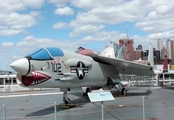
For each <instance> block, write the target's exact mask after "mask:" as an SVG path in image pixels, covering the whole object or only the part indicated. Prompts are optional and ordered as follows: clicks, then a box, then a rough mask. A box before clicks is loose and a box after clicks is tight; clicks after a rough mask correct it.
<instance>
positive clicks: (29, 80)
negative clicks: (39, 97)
mask: <svg viewBox="0 0 174 120" xmlns="http://www.w3.org/2000/svg"><path fill="white" fill-rule="evenodd" d="M31 72H32V76H22V83H23V84H24V85H25V86H32V85H37V84H40V83H43V82H45V81H47V80H49V79H50V78H51V77H50V76H48V75H46V74H44V73H41V72H37V71H31Z"/></svg>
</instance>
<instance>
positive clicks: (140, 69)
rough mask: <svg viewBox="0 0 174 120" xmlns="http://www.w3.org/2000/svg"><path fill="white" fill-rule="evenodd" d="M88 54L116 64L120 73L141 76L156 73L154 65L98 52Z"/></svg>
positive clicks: (101, 60) (95, 58) (97, 59)
mask: <svg viewBox="0 0 174 120" xmlns="http://www.w3.org/2000/svg"><path fill="white" fill-rule="evenodd" d="M88 56H90V57H92V58H93V59H94V60H95V61H96V62H100V63H104V64H109V65H113V66H115V67H116V69H117V70H118V72H119V73H120V74H135V75H140V76H153V75H154V71H153V67H152V66H148V65H143V64H139V63H135V62H132V61H127V60H123V59H118V58H109V57H104V56H99V55H97V54H90V55H88Z"/></svg>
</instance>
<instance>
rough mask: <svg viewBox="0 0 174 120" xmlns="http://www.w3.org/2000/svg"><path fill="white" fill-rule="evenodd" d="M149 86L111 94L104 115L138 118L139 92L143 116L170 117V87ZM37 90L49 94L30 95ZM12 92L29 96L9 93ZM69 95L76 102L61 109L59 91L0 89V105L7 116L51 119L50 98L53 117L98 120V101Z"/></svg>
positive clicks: (173, 97) (173, 107)
mask: <svg viewBox="0 0 174 120" xmlns="http://www.w3.org/2000/svg"><path fill="white" fill-rule="evenodd" d="M149 89H150V90H148V88H141V89H140V90H138V89H136V90H130V91H129V92H128V93H127V96H125V97H118V95H117V94H114V97H115V101H109V102H104V119H105V120H142V96H146V97H145V117H146V120H173V119H174V89H173V88H170V89H166V88H149ZM37 93H51V94H50V95H34V94H37ZM56 93H58V94H56ZM16 94H20V95H25V94H28V95H30V96H21V97H15V96H13V97H12V95H16ZM8 96H11V97H8ZM69 98H71V100H72V101H73V102H74V103H76V104H78V105H79V106H78V107H76V108H71V109H62V108H61V105H63V102H62V94H61V93H59V92H58V91H42V92H40V91H37V92H36V91H35V92H18V93H0V106H3V105H4V104H5V105H6V111H7V113H6V114H7V120H23V119H25V120H31V119H32V120H54V102H57V120H101V103H100V102H97V103H91V102H90V101H89V99H88V97H84V96H82V95H81V93H71V94H69ZM119 105H123V106H122V107H119ZM2 108H3V107H0V120H2V119H3V117H2V115H3V109H2Z"/></svg>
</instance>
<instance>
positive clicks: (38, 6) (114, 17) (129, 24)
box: [0, 0, 174, 71]
mask: <svg viewBox="0 0 174 120" xmlns="http://www.w3.org/2000/svg"><path fill="white" fill-rule="evenodd" d="M126 30H127V33H128V37H127V33H126ZM125 38H129V39H133V40H134V47H135V48H136V47H137V46H138V45H139V44H141V45H143V49H148V44H149V43H150V42H151V43H152V44H153V47H156V46H157V39H158V38H160V39H163V40H164V41H166V40H167V39H172V40H174V0H0V70H10V71H12V69H11V68H10V63H12V62H13V61H15V60H17V59H20V58H22V57H25V56H26V55H28V54H30V53H32V52H33V51H34V50H36V49H39V48H42V47H58V48H62V49H66V50H70V51H73V52H74V51H76V49H77V48H78V47H80V46H82V47H84V48H88V49H91V50H93V51H94V52H96V53H98V52H102V51H103V50H104V49H105V48H106V46H107V45H109V44H110V42H118V40H119V39H125Z"/></svg>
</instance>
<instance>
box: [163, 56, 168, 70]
mask: <svg viewBox="0 0 174 120" xmlns="http://www.w3.org/2000/svg"><path fill="white" fill-rule="evenodd" d="M164 72H168V61H167V58H166V57H165V58H164V62H163V73H164Z"/></svg>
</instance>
